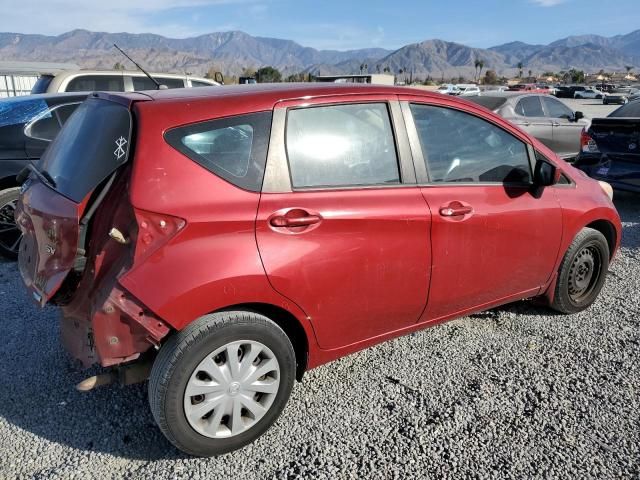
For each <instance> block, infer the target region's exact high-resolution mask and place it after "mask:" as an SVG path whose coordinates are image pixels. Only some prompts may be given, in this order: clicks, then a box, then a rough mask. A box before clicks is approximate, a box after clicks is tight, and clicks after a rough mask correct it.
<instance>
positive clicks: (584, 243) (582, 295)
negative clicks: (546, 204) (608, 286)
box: [551, 228, 610, 313]
mask: <svg viewBox="0 0 640 480" xmlns="http://www.w3.org/2000/svg"><path fill="white" fill-rule="evenodd" d="M609 255H610V252H609V244H608V243H607V239H606V238H605V237H604V235H602V233H600V232H598V231H597V230H594V229H592V228H584V229H582V231H580V233H579V234H578V235H577V236H576V238H575V239H574V240H573V242H572V243H571V245H570V246H569V248H568V249H567V252H566V253H565V255H564V257H563V259H562V263H561V264H560V269H559V271H558V280H557V282H556V289H555V296H554V299H553V303H552V305H551V306H552V307H553V308H554V309H555V310H558V311H559V312H562V313H577V312H580V311H582V310H584V309H586V308H588V307H589V306H590V305H591V304H592V303H593V302H594V301H595V300H596V298H597V297H598V294H599V293H600V291H601V290H602V287H603V285H604V281H605V278H606V273H607V271H608V268H609Z"/></svg>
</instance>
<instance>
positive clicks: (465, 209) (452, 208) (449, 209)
mask: <svg viewBox="0 0 640 480" xmlns="http://www.w3.org/2000/svg"><path fill="white" fill-rule="evenodd" d="M472 212H473V207H472V206H471V205H463V204H461V203H460V202H451V203H450V204H449V205H446V206H444V207H441V208H440V215H442V216H443V217H460V216H463V215H469V214H470V213H472Z"/></svg>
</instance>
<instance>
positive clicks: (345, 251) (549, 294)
mask: <svg viewBox="0 0 640 480" xmlns="http://www.w3.org/2000/svg"><path fill="white" fill-rule="evenodd" d="M605 187H606V185H604V186H603V185H602V184H600V183H599V182H597V181H594V180H592V179H590V178H588V177H586V176H585V175H584V174H583V173H581V172H580V171H578V170H576V169H574V168H573V167H571V166H569V165H568V164H566V163H565V162H563V161H562V160H560V159H559V158H558V157H556V156H555V155H554V154H553V152H551V151H550V150H549V149H547V148H546V147H545V146H544V145H542V144H541V143H540V142H538V141H537V140H535V139H534V138H533V137H531V136H529V135H527V134H526V133H524V132H522V131H521V130H519V129H517V128H516V127H514V126H513V125H511V124H509V123H507V122H506V121H504V120H503V119H501V118H500V117H499V116H497V115H495V114H493V113H491V112H489V111H488V110H485V109H484V108H482V107H479V106H477V105H474V104H471V103H467V102H465V101H462V100H459V99H455V98H452V97H445V96H442V95H437V94H431V93H427V92H424V91H420V90H412V89H405V88H394V87H383V86H359V85H358V86H356V85H330V86H327V85H324V84H323V85H288V86H285V85H283V86H275V85H271V86H265V85H261V86H258V87H257V86H255V85H254V86H250V87H244V86H240V87H225V88H216V89H213V88H212V89H192V90H161V91H156V92H147V93H122V94H107V93H100V94H93V95H92V96H90V98H89V99H88V100H87V101H85V102H84V103H83V104H82V105H81V106H80V107H79V108H78V109H77V111H76V112H75V113H74V114H73V116H72V117H71V118H70V119H69V120H68V122H67V124H66V125H65V127H64V128H63V130H62V131H61V133H60V134H59V135H58V137H57V138H56V140H55V141H54V142H53V143H52V145H51V146H50V148H49V149H48V150H47V152H46V153H45V154H44V156H43V158H42V160H41V162H40V164H39V166H38V168H34V169H33V171H32V172H31V174H30V176H29V178H28V179H27V181H26V182H25V183H24V185H23V186H22V195H21V200H20V202H19V204H18V209H17V222H18V224H19V225H20V228H21V230H22V232H23V233H24V240H23V243H22V245H21V247H20V253H19V265H20V271H21V274H22V277H23V279H24V282H25V284H26V286H27V288H28V290H29V294H30V295H31V296H32V297H33V299H34V301H36V302H37V303H38V304H40V305H45V304H46V303H47V302H49V303H53V304H55V305H59V306H60V307H61V310H62V314H63V315H62V326H61V330H62V340H63V343H64V344H65V346H66V348H67V349H68V350H69V351H70V352H71V354H72V355H73V356H74V357H76V358H78V359H81V360H82V361H83V362H84V363H85V364H86V365H89V364H92V363H99V364H101V365H102V366H103V367H117V369H114V370H113V371H114V372H117V373H118V375H117V376H119V377H120V379H121V380H122V381H124V382H125V383H129V382H132V381H136V380H144V379H145V378H146V377H147V375H148V374H149V375H150V381H149V400H150V404H151V410H152V412H153V415H154V417H155V419H156V421H157V423H158V425H159V426H160V429H161V430H162V431H163V433H164V434H165V435H166V436H167V438H168V439H169V440H170V441H171V442H173V444H174V445H176V446H177V447H178V448H179V449H181V450H183V451H185V452H188V453H190V454H194V455H215V454H220V453H224V452H228V451H231V450H234V449H237V448H239V447H242V446H244V445H246V444H247V443H249V442H251V441H253V440H254V439H255V438H257V437H258V436H259V435H261V434H262V433H263V432H264V431H265V430H266V429H267V428H268V427H269V426H270V425H271V424H272V423H273V422H274V421H275V420H276V418H277V417H278V415H279V414H280V412H281V411H282V409H283V408H284V406H285V403H286V402H287V399H288V397H289V393H290V392H291V388H292V386H293V383H294V380H295V379H296V378H297V379H298V380H300V379H301V377H302V375H303V373H304V372H305V371H306V370H308V369H311V368H314V367H317V366H318V365H321V364H323V363H326V362H329V361H331V360H334V359H337V358H339V357H342V356H344V355H347V354H350V353H352V352H355V351H358V350H361V349H363V348H366V347H368V346H371V345H374V344H376V343H379V342H382V341H384V340H387V339H390V338H393V337H397V336H400V335H404V334H407V333H410V332H413V331H415V330H418V329H422V328H425V327H428V326H432V325H436V324H438V323H441V322H444V321H446V320H449V319H452V318H456V317H460V316H462V315H466V314H469V313H471V312H477V311H480V310H485V309H488V308H492V307H495V306H498V305H501V304H505V303H508V302H513V301H516V300H521V299H527V298H539V299H542V300H543V301H546V302H547V303H548V304H549V305H551V306H552V307H553V308H555V309H556V310H559V311H561V312H564V313H573V312H578V311H581V310H583V309H585V308H587V307H588V306H589V305H591V303H592V302H594V300H595V299H596V297H597V295H598V293H599V292H600V290H601V288H602V285H603V282H604V281H605V274H606V272H607V268H608V265H609V261H610V260H611V258H612V257H613V255H614V253H615V252H616V249H617V248H618V245H619V242H620V232H621V225H620V219H619V217H618V214H617V212H616V210H615V208H614V206H613V204H612V202H611V198H610V190H608V189H606V188H605ZM149 371H150V373H149ZM115 377H116V374H115V373H112V374H105V375H101V376H98V377H93V378H92V379H89V381H87V382H84V383H83V384H82V387H83V388H90V387H91V386H92V385H94V384H100V383H105V382H108V381H111V380H113V379H114V378H115Z"/></svg>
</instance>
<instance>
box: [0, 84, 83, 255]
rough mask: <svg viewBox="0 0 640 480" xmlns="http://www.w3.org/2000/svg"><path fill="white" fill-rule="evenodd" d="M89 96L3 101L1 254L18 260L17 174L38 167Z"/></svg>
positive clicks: (0, 110) (0, 111)
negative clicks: (63, 127) (30, 166)
mask: <svg viewBox="0 0 640 480" xmlns="http://www.w3.org/2000/svg"><path fill="white" fill-rule="evenodd" d="M86 97H87V93H80V94H77V93H73V94H70V93H62V94H54V95H26V96H21V97H11V98H5V99H1V100H0V255H2V256H4V257H8V258H16V257H17V256H18V245H19V244H20V239H21V237H22V235H21V233H20V230H19V229H18V226H17V225H16V224H15V220H14V211H15V208H16V204H17V202H18V196H19V193H20V188H19V187H20V186H19V184H18V181H17V180H16V175H17V174H18V173H20V171H22V170H23V169H24V168H25V167H26V166H28V165H35V164H36V162H37V161H38V159H39V158H40V156H41V155H42V153H43V152H44V150H45V148H46V147H47V146H48V145H49V143H50V142H51V140H53V139H54V138H55V136H56V135H57V133H58V131H59V130H60V128H61V126H62V124H64V122H65V121H66V120H67V119H68V118H69V116H70V115H71V113H73V111H74V110H75V109H76V107H77V106H78V105H80V103H82V102H83V101H84V99H85V98H86Z"/></svg>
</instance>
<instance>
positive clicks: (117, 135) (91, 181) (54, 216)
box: [16, 94, 132, 306]
mask: <svg viewBox="0 0 640 480" xmlns="http://www.w3.org/2000/svg"><path fill="white" fill-rule="evenodd" d="M131 104H132V100H131V99H128V98H127V97H118V96H113V95H108V94H93V95H92V96H91V97H89V99H87V100H86V101H85V102H84V103H83V104H82V105H80V106H79V107H78V108H77V109H76V111H75V112H74V113H73V114H72V115H71V117H70V118H69V120H68V121H67V123H66V124H65V126H64V127H63V129H62V130H61V131H60V134H59V135H58V136H57V137H56V139H55V140H54V141H53V142H52V143H51V145H50V146H49V148H48V149H47V150H46V151H45V153H44V154H43V156H42V158H41V160H40V162H39V164H38V166H37V167H36V168H37V171H34V172H32V174H31V175H30V177H29V178H28V179H27V181H26V182H25V183H24V184H23V186H22V195H21V199H20V201H19V202H18V208H17V211H16V220H17V223H18V225H19V227H20V229H21V230H22V232H23V235H24V237H23V240H22V244H21V246H20V253H19V268H20V273H21V275H22V278H23V280H24V282H25V284H26V286H27V288H28V289H29V290H30V293H31V295H32V296H33V299H34V300H35V301H36V302H37V303H38V304H40V305H41V306H43V305H44V304H45V303H46V302H47V301H48V300H49V299H51V297H52V296H53V295H55V293H56V292H57V290H58V289H59V288H60V286H61V285H62V282H63V281H64V279H65V278H66V276H67V275H68V274H69V272H70V271H71V270H72V269H73V268H74V267H76V266H77V263H78V261H77V260H78V257H83V256H84V243H85V241H84V234H83V227H82V225H83V224H84V221H83V216H84V215H87V214H88V212H90V211H92V210H93V209H94V207H95V203H96V202H99V201H100V198H102V197H103V195H101V192H102V190H105V189H108V186H109V185H110V179H111V178H112V177H113V176H114V175H115V173H116V171H117V170H118V169H119V168H120V167H121V166H122V165H124V164H125V163H126V162H127V160H128V158H129V150H130V145H131V140H132V139H131V136H132V118H131V112H130V107H131ZM85 220H86V219H85Z"/></svg>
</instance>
